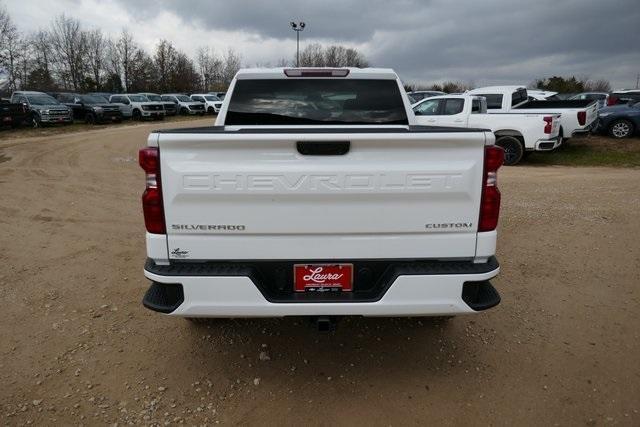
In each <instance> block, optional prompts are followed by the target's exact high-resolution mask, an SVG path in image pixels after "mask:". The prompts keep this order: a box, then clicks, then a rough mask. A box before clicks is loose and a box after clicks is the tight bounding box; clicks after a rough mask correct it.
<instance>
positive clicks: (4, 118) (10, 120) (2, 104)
mask: <svg viewBox="0 0 640 427" xmlns="http://www.w3.org/2000/svg"><path fill="white" fill-rule="evenodd" d="M27 115H28V110H27V107H26V106H24V105H23V104H20V103H15V104H12V103H11V102H10V101H9V100H7V99H3V100H0V127H7V126H11V127H13V128H16V127H18V126H20V124H22V123H23V122H24V121H25V119H26V118H27Z"/></svg>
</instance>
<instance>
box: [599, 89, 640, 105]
mask: <svg viewBox="0 0 640 427" xmlns="http://www.w3.org/2000/svg"><path fill="white" fill-rule="evenodd" d="M630 102H631V103H636V102H640V89H621V90H616V91H613V92H611V93H610V94H609V98H607V105H618V104H628V103H630Z"/></svg>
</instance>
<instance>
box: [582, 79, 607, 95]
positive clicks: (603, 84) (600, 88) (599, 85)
mask: <svg viewBox="0 0 640 427" xmlns="http://www.w3.org/2000/svg"><path fill="white" fill-rule="evenodd" d="M584 89H585V90H587V91H590V92H611V83H609V80H606V79H597V80H588V81H587V82H586V83H585V85H584Z"/></svg>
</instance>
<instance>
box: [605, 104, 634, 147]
mask: <svg viewBox="0 0 640 427" xmlns="http://www.w3.org/2000/svg"><path fill="white" fill-rule="evenodd" d="M599 116H600V120H599V121H598V127H597V129H596V131H597V132H600V133H608V134H609V135H611V136H612V137H614V138H629V137H631V136H632V135H633V134H634V133H636V132H638V131H640V102H636V103H635V104H632V103H628V104H620V105H612V106H610V107H604V108H602V109H600V111H599Z"/></svg>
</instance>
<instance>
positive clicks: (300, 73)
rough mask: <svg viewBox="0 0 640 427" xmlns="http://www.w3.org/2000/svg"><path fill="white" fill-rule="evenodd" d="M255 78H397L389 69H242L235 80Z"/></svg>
mask: <svg viewBox="0 0 640 427" xmlns="http://www.w3.org/2000/svg"><path fill="white" fill-rule="evenodd" d="M305 74H306V75H305ZM256 78H260V79H287V78H343V79H384V80H395V79H397V78H398V76H397V75H396V73H395V72H394V71H393V70H392V69H391V68H351V67H298V68H295V67H294V68H291V67H286V68H284V67H279V68H243V69H241V70H239V71H238V73H237V74H236V80H244V79H256Z"/></svg>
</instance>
